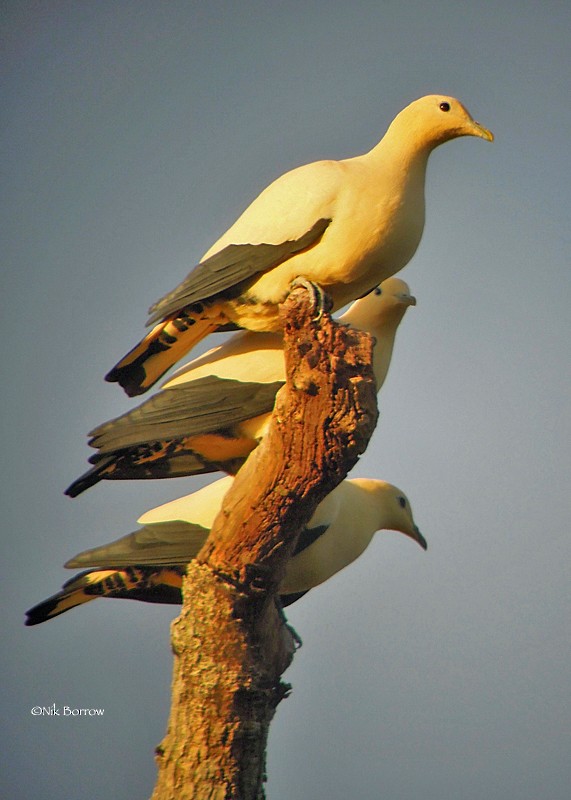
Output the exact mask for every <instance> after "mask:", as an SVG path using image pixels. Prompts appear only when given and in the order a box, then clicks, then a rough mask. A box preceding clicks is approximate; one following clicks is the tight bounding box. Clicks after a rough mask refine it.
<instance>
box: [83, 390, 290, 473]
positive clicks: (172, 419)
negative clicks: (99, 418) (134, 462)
mask: <svg viewBox="0 0 571 800" xmlns="http://www.w3.org/2000/svg"><path fill="white" fill-rule="evenodd" d="M282 385H283V382H282V381H276V382H274V383H265V384H263V383H242V381H235V380H228V379H225V378H218V377H216V376H215V375H207V376H206V377H204V378H199V379H198V380H196V381H192V382H191V383H187V384H181V385H179V386H172V387H170V388H168V389H163V390H162V391H161V392H159V393H158V394H156V395H155V396H154V397H151V398H149V400H147V401H146V402H144V403H142V404H141V405H140V406H138V407H137V408H135V409H133V410H132V411H129V412H127V413H126V414H123V415H122V416H120V417H117V418H116V419H112V420H110V421H109V422H105V423H103V425H100V426H99V427H97V428H95V429H94V430H93V431H91V433H90V434H89V435H90V436H91V437H92V438H91V439H90V441H89V444H90V445H91V446H92V447H96V448H97V449H98V450H99V452H100V453H110V452H115V451H116V450H120V449H123V448H125V447H131V446H134V445H138V444H144V443H146V442H151V441H158V440H163V439H175V438H178V437H181V436H194V435H200V434H205V433H211V432H213V431H217V430H224V429H225V428H228V427H229V426H231V425H233V424H236V423H237V422H242V421H243V420H245V419H250V418H251V417H255V416H257V415H258V414H264V413H266V412H269V411H271V410H272V408H273V407H274V401H275V397H276V394H277V391H278V389H280V387H281V386H282ZM94 458H97V456H95V457H94Z"/></svg>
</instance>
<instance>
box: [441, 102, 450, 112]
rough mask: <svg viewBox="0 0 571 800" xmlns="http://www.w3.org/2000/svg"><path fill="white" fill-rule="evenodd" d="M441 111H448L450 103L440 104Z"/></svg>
mask: <svg viewBox="0 0 571 800" xmlns="http://www.w3.org/2000/svg"><path fill="white" fill-rule="evenodd" d="M440 110H441V111H450V103H440Z"/></svg>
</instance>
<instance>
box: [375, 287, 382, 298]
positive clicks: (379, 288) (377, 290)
mask: <svg viewBox="0 0 571 800" xmlns="http://www.w3.org/2000/svg"><path fill="white" fill-rule="evenodd" d="M373 293H374V294H376V295H377V297H378V296H379V295H380V294H382V293H383V290H382V289H381V287H380V286H377V287H376V288H375V289H373Z"/></svg>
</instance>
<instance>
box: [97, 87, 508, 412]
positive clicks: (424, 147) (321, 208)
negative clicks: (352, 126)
mask: <svg viewBox="0 0 571 800" xmlns="http://www.w3.org/2000/svg"><path fill="white" fill-rule="evenodd" d="M459 136H477V137H479V138H481V139H486V140H488V141H492V140H493V135H492V133H491V132H490V131H489V130H487V129H486V128H484V127H483V126H482V125H480V124H479V123H477V122H475V121H474V120H473V119H472V117H471V116H470V114H469V113H468V111H467V110H466V108H465V107H464V106H463V105H462V103H460V102H459V101H458V100H456V99H455V98H453V97H446V96H444V95H429V96H427V97H422V98H420V99H419V100H416V101H414V102H413V103H411V104H410V105H409V106H407V107H406V108H405V109H404V110H403V111H401V112H400V114H398V115H397V116H396V117H395V119H394V120H393V122H392V123H391V125H390V126H389V128H388V130H387V132H386V133H385V135H384V136H383V138H382V139H381V141H380V142H379V143H378V144H377V145H376V146H375V147H373V149H372V150H370V151H369V152H368V153H365V154H364V155H361V156H357V157H355V158H348V159H344V160H342V161H333V160H327V161H317V162H315V163H312V164H307V165H305V166H302V167H298V168H297V169H294V170H292V171H291V172H287V173H286V174H285V175H282V176H281V177H280V178H278V179H277V180H275V181H274V182H273V183H272V184H270V186H268V187H267V189H265V190H264V191H263V192H262V193H261V194H260V195H259V196H258V197H257V198H256V199H255V200H254V201H253V202H252V203H251V205H250V206H249V207H248V208H247V209H246V210H245V211H244V213H243V214H242V215H241V216H240V217H239V218H238V219H237V220H236V222H235V223H234V224H233V225H232V226H231V227H230V228H229V229H228V231H227V232H226V233H225V234H223V236H222V237H221V238H220V239H218V241H217V242H215V243H214V244H213V245H212V247H211V248H210V249H209V250H208V251H207V252H206V253H205V255H204V257H203V259H202V260H201V263H200V264H199V265H198V266H197V267H196V268H195V269H194V270H193V271H192V272H191V273H190V274H189V275H188V277H187V278H186V279H185V280H184V281H183V282H182V283H181V284H180V285H179V286H177V287H176V288H175V289H174V290H173V291H172V292H170V293H169V294H167V295H166V296H165V297H164V298H162V299H161V300H159V301H158V302H157V303H155V304H154V305H153V306H151V309H150V315H151V316H150V318H149V320H148V324H149V325H153V326H154V327H153V328H152V330H151V332H150V333H149V334H148V335H147V336H146V337H145V338H144V339H143V340H142V341H141V342H140V343H139V344H138V345H136V346H135V347H134V348H133V350H131V351H130V352H129V353H128V354H127V355H126V356H125V357H124V358H123V359H121V361H119V363H118V364H116V366H115V367H114V368H113V369H112V370H111V371H110V372H109V373H108V374H107V375H106V380H108V381H111V382H118V383H119V384H120V385H121V386H122V387H123V388H124V389H125V391H126V392H127V394H128V395H130V396H133V395H137V394H142V393H143V392H145V391H147V389H149V387H150V386H152V385H153V384H154V383H155V382H156V381H157V380H158V379H159V378H160V376H161V375H163V374H164V373H165V372H166V371H167V370H168V369H170V367H171V366H172V365H173V364H174V363H176V361H178V359H179V358H181V357H182V356H183V355H184V354H185V353H186V352H188V350H190V349H191V348H192V347H193V346H194V345H195V344H196V343H197V342H199V341H200V340H201V339H203V338H204V337H205V336H206V335H207V334H208V333H210V332H212V331H215V330H219V329H220V328H223V327H224V326H227V325H228V324H234V325H236V326H238V327H240V328H247V329H249V330H253V331H275V330H279V326H280V322H279V316H278V308H277V306H278V304H279V303H281V302H282V301H283V300H284V299H285V297H286V296H287V294H288V292H289V291H290V288H291V286H292V283H293V282H294V281H295V280H296V279H303V280H305V281H310V282H312V283H313V284H316V285H317V286H319V287H320V288H321V289H322V290H323V291H325V292H327V294H328V295H330V297H331V298H332V299H333V303H334V309H339V308H341V307H343V306H344V305H346V304H347V303H348V302H350V301H351V300H355V299H356V298H358V297H361V296H362V295H364V294H365V293H366V292H369V291H370V290H371V289H372V288H373V287H374V286H377V285H378V284H379V283H381V282H382V281H383V280H385V279H386V278H388V277H390V276H391V275H394V274H395V273H396V272H398V271H399V270H401V269H402V268H403V267H404V266H405V265H406V264H407V263H408V262H409V261H410V259H411V258H412V256H413V255H414V253H415V251H416V249H417V247H418V245H419V243H420V239H421V236H422V231H423V228H424V215H425V209H424V206H425V202H424V184H425V175H426V166H427V162H428V157H429V155H430V153H431V152H432V151H433V150H434V148H435V147H437V146H438V145H440V144H443V143H444V142H447V141H449V140H450V139H455V138H457V137H459Z"/></svg>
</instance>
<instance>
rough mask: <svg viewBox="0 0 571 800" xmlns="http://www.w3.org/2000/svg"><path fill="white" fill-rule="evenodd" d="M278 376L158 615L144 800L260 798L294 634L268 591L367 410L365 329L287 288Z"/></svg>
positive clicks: (371, 423)
mask: <svg viewBox="0 0 571 800" xmlns="http://www.w3.org/2000/svg"><path fill="white" fill-rule="evenodd" d="M281 314H282V321H283V323H284V341H285V360H286V374H287V381H286V385H285V386H284V387H283V388H282V389H281V390H280V392H279V393H278V396H277V399H276V405H275V409H274V413H273V417H272V421H271V425H270V428H269V430H268V433H267V436H266V437H265V439H264V441H263V442H262V444H261V445H260V446H259V447H258V448H257V449H256V450H255V451H254V453H253V454H252V455H251V456H250V457H249V458H248V460H247V462H246V463H245V464H244V466H243V467H242V469H241V470H240V471H239V473H238V475H237V477H236V479H235V481H234V483H233V485H232V487H231V489H230V490H229V492H228V494H227V495H226V497H225V498H224V502H223V504H222V508H221V511H220V513H219V514H218V516H217V518H216V520H215V522H214V524H213V526H212V531H211V534H210V536H209V538H208V540H207V542H206V544H205V545H204V547H203V548H202V550H201V551H200V553H199V555H198V557H197V559H196V560H195V561H194V562H192V563H191V564H189V566H188V568H187V576H186V578H185V579H184V584H183V594H184V604H183V609H182V612H181V614H180V616H179V617H178V618H177V619H175V620H174V621H173V623H172V646H173V651H174V656H175V658H174V673H173V685H172V701H171V711H170V718H169V724H168V730H167V733H166V736H165V738H164V740H163V742H162V743H161V744H160V745H159V747H158V748H157V764H158V779H157V785H156V787H155V790H154V793H153V796H152V800H175V798H176V800H260V799H261V798H264V797H265V795H264V790H263V784H264V781H265V760H266V754H265V751H266V743H267V739H268V731H269V725H270V722H271V720H272V718H273V715H274V713H275V710H276V707H277V705H278V703H279V702H280V700H282V699H283V697H285V696H286V695H287V693H288V691H289V689H290V687H289V686H288V685H287V684H284V683H282V681H281V675H282V673H283V672H284V670H285V669H286V668H287V667H288V666H289V664H290V663H291V660H292V658H293V654H294V651H295V647H296V642H295V639H294V636H293V635H292V632H291V630H290V628H289V627H288V626H287V625H286V624H285V621H284V617H283V613H282V612H281V611H280V610H279V609H278V607H277V605H276V590H277V588H278V586H279V584H280V582H281V580H282V578H283V576H284V572H285V567H286V563H287V560H288V558H289V556H290V554H291V552H292V550H293V548H294V546H295V542H296V539H297V536H298V534H299V531H300V529H301V528H302V527H303V526H304V525H305V524H307V523H308V522H309V520H310V519H311V517H312V515H313V513H314V511H315V508H316V506H317V505H318V504H319V503H320V502H321V501H322V500H323V498H324V497H326V495H328V494H329V492H331V491H332V490H333V489H334V488H335V487H336V486H337V485H338V484H339V483H340V482H341V481H342V480H343V479H344V478H345V477H346V475H347V473H348V472H349V471H350V470H351V468H352V467H353V466H354V465H355V463H356V462H357V460H358V458H359V456H360V455H361V454H362V453H363V452H364V450H365V449H366V446H367V444H368V442H369V439H370V437H371V435H372V433H373V430H374V428H375V425H376V421H377V398H376V386H375V379H374V376H373V371H372V366H371V364H372V346H373V340H372V338H371V337H370V336H369V334H367V333H363V332H361V331H357V330H353V329H350V328H347V327H345V326H343V325H339V324H338V323H336V322H335V321H334V320H332V318H331V316H330V315H329V314H328V313H324V314H323V316H322V317H321V318H320V319H319V320H316V319H314V317H313V315H314V309H313V305H312V302H311V298H310V296H309V294H308V292H307V290H306V289H304V288H296V289H295V290H294V291H293V292H292V293H291V294H290V295H289V297H288V298H287V300H286V302H285V303H284V304H283V306H282V307H281Z"/></svg>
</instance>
